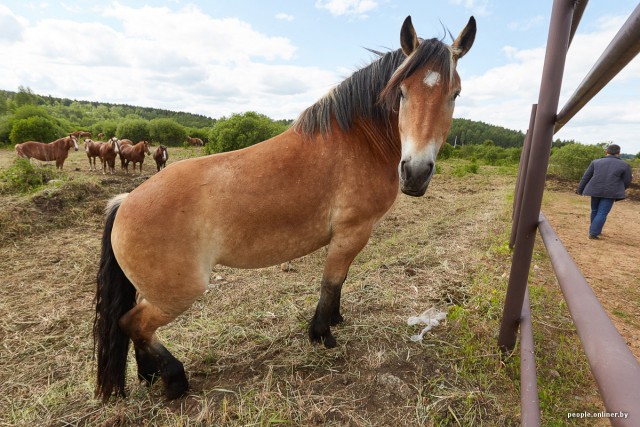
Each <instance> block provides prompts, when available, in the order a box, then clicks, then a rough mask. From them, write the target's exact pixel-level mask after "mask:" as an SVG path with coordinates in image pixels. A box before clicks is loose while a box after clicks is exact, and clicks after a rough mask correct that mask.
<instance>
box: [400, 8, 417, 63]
mask: <svg viewBox="0 0 640 427" xmlns="http://www.w3.org/2000/svg"><path fill="white" fill-rule="evenodd" d="M418 44H420V42H419V41H418V35H417V34H416V30H415V29H414V28H413V23H411V16H407V18H406V19H405V20H404V23H403V24H402V29H400V46H402V51H403V52H404V54H405V55H407V56H409V55H411V54H412V53H413V51H415V50H416V48H417V47H418Z"/></svg>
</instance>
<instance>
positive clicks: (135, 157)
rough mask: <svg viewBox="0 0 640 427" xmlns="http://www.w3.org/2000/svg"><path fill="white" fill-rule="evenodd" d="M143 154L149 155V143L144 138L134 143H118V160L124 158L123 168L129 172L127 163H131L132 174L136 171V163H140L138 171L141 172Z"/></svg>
mask: <svg viewBox="0 0 640 427" xmlns="http://www.w3.org/2000/svg"><path fill="white" fill-rule="evenodd" d="M145 154H148V155H151V149H150V148H149V143H148V142H147V141H146V140H143V141H140V142H138V143H137V144H135V145H130V144H122V143H120V160H122V159H124V169H125V171H126V173H129V163H133V172H132V173H133V174H135V173H136V163H140V173H141V174H142V163H144V156H145Z"/></svg>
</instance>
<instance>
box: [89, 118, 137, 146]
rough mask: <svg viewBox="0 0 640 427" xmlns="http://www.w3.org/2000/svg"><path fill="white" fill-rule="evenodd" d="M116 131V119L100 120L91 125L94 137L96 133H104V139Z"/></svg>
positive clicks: (113, 134) (96, 135)
mask: <svg viewBox="0 0 640 427" xmlns="http://www.w3.org/2000/svg"><path fill="white" fill-rule="evenodd" d="M117 131H118V121H117V120H101V121H99V122H96V123H95V124H94V125H93V126H91V133H92V134H93V135H94V138H96V139H97V137H98V134H99V133H103V134H104V138H103V140H105V141H106V140H107V139H109V138H111V137H113V136H116V134H117ZM136 142H137V141H136Z"/></svg>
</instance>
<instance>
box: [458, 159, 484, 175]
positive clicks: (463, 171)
mask: <svg viewBox="0 0 640 427" xmlns="http://www.w3.org/2000/svg"><path fill="white" fill-rule="evenodd" d="M479 169H480V168H479V166H478V160H477V159H476V158H475V157H471V160H470V161H469V163H466V162H465V163H460V164H457V165H456V167H455V168H453V171H452V172H451V174H452V175H453V176H458V177H462V176H465V175H467V174H470V173H473V174H476V173H478V171H479Z"/></svg>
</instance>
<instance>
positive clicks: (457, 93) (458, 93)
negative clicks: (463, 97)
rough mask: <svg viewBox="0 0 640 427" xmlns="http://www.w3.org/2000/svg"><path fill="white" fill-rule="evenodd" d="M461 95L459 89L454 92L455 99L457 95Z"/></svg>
mask: <svg viewBox="0 0 640 427" xmlns="http://www.w3.org/2000/svg"><path fill="white" fill-rule="evenodd" d="M459 96H460V91H459V90H457V91H456V92H455V93H454V94H453V99H456V98H457V97H459Z"/></svg>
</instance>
